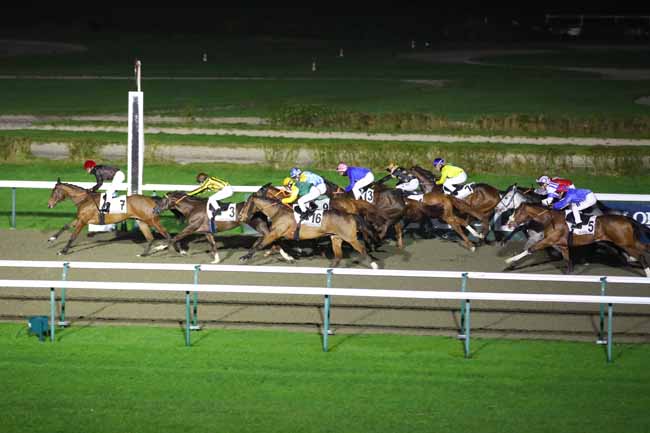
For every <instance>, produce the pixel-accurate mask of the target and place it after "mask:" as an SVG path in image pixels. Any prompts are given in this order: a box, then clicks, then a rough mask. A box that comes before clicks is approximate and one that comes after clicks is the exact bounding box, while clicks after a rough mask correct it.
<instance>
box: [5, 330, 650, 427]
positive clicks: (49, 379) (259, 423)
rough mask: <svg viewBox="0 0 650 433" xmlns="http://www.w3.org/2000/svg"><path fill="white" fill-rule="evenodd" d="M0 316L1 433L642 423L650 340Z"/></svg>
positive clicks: (649, 399) (648, 391)
mask: <svg viewBox="0 0 650 433" xmlns="http://www.w3.org/2000/svg"><path fill="white" fill-rule="evenodd" d="M472 343H473V345H472V347H473V356H472V358H471V359H464V358H463V350H462V346H461V343H459V342H458V341H457V340H455V339H451V338H444V337H428V336H426V337H423V336H405V335H400V336H397V335H339V336H334V337H331V338H330V351H329V352H328V353H323V352H322V348H321V340H320V336H319V335H317V334H315V333H292V332H283V331H270V330H262V331H253V330H246V331H237V330H216V329H208V330H203V331H201V333H200V334H194V335H193V345H192V347H186V346H184V336H183V331H182V329H181V328H159V327H93V326H90V327H82V326H75V327H72V328H69V329H66V330H63V331H59V332H57V342H56V343H54V344H52V343H50V342H45V343H40V342H38V340H37V338H36V337H34V336H31V337H28V336H27V335H26V326H25V325H24V324H2V325H0V353H2V354H3V356H2V357H0V384H2V388H3V397H2V399H1V400H0V401H1V403H0V409H2V413H3V419H2V431H3V433H12V432H24V431H30V432H48V433H53V432H63V431H84V432H115V431H134V432H136V431H137V432H139V433H146V432H157V433H158V432H167V431H187V430H188V429H191V430H192V431H224V432H262V431H263V432H283V433H284V432H305V433H306V432H356V433H364V432H373V433H378V432H390V433H397V432H408V433H416V432H434V431H435V432H438V431H440V432H447V431H454V432H456V431H481V432H485V433H489V432H500V433H503V432H522V431H526V432H549V431H561V432H563V433H571V432H580V433H582V432H585V431H601V432H623V431H624V432H626V433H633V432H645V431H647V426H648V423H649V422H650V415H649V414H648V410H647V408H648V407H650V372H649V370H648V369H647V359H648V357H649V356H650V346H649V345H641V344H639V345H616V346H615V347H614V362H613V363H612V364H607V363H606V359H605V353H604V351H603V348H602V346H597V345H594V344H592V343H573V342H549V341H546V342H544V341H525V340H521V341H508V340H482V339H476V338H475V339H473V341H472Z"/></svg>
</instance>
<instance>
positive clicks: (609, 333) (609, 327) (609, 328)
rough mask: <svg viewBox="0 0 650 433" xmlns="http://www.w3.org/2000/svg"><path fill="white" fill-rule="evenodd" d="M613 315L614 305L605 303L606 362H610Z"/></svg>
mask: <svg viewBox="0 0 650 433" xmlns="http://www.w3.org/2000/svg"><path fill="white" fill-rule="evenodd" d="M613 315H614V307H613V306H612V304H608V305H607V362H608V363H611V362H612V338H613V335H612V319H613Z"/></svg>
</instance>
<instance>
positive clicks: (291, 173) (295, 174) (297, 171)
mask: <svg viewBox="0 0 650 433" xmlns="http://www.w3.org/2000/svg"><path fill="white" fill-rule="evenodd" d="M301 173H302V170H301V169H299V168H298V167H294V168H292V169H291V170H290V171H289V177H292V178H294V179H295V178H297V177H298V176H300V174H301Z"/></svg>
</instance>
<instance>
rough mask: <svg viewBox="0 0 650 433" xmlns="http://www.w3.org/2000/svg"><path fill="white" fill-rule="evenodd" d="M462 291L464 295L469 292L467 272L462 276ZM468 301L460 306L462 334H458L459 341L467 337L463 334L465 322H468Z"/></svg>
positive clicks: (464, 301)
mask: <svg viewBox="0 0 650 433" xmlns="http://www.w3.org/2000/svg"><path fill="white" fill-rule="evenodd" d="M460 291H461V292H462V293H465V292H466V291H467V272H463V274H462V280H461V282H460ZM466 311H467V301H466V300H463V301H462V302H461V304H460V332H461V334H458V339H459V340H463V339H465V338H466V337H467V335H466V334H463V333H462V332H464V328H465V320H466V315H467V312H466Z"/></svg>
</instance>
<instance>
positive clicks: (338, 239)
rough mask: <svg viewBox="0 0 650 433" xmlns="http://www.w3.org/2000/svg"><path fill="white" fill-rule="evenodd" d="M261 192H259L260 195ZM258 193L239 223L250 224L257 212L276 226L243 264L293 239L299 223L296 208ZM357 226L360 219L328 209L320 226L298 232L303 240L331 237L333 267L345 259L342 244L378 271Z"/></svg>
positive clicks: (245, 207)
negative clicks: (268, 248)
mask: <svg viewBox="0 0 650 433" xmlns="http://www.w3.org/2000/svg"><path fill="white" fill-rule="evenodd" d="M259 192H260V191H258V193H259ZM258 193H255V194H253V195H251V196H250V197H249V198H248V200H246V204H245V205H244V209H242V211H241V213H240V217H239V219H240V221H242V222H247V221H248V220H249V219H250V218H251V217H252V216H253V215H254V214H255V212H257V211H259V212H262V213H263V214H264V215H266V216H267V217H268V218H270V219H271V220H272V221H273V223H272V225H271V231H270V232H269V233H267V234H265V235H264V238H263V239H262V242H260V243H259V244H258V245H256V246H254V247H253V248H251V249H250V250H249V251H248V253H247V254H246V255H244V256H242V257H241V258H240V260H241V261H242V262H246V261H248V260H250V259H251V258H252V257H253V254H255V251H257V250H259V249H261V248H264V247H265V246H267V245H270V244H271V243H273V242H275V241H276V240H278V239H289V240H292V239H294V235H295V231H296V229H297V224H296V220H295V219H294V214H293V209H291V208H290V207H289V206H287V205H285V204H283V203H282V202H280V201H279V200H276V199H269V198H266V197H263V196H261V195H262V194H264V193H263V192H262V193H261V194H258ZM358 224H364V222H363V220H362V219H361V218H360V217H359V216H355V215H350V214H344V213H341V212H338V211H335V210H328V211H325V212H323V218H322V222H321V225H320V227H311V226H307V225H304V223H303V225H302V227H301V228H300V231H299V234H300V236H299V240H304V239H317V238H321V237H326V236H329V237H330V240H331V241H332V250H333V252H334V259H333V260H332V264H331V266H332V267H335V266H337V265H338V264H339V262H340V261H341V259H342V258H343V249H342V244H343V241H345V242H347V243H349V244H350V245H351V246H352V248H354V249H355V250H356V251H357V252H358V253H359V254H360V255H361V258H362V260H363V261H364V262H367V263H369V266H370V267H371V268H373V269H377V267H378V266H377V264H376V263H375V262H374V261H372V259H371V258H370V257H369V256H368V253H367V251H366V248H365V246H364V245H363V243H361V242H359V240H358V239H357V233H358V231H359V229H358Z"/></svg>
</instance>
